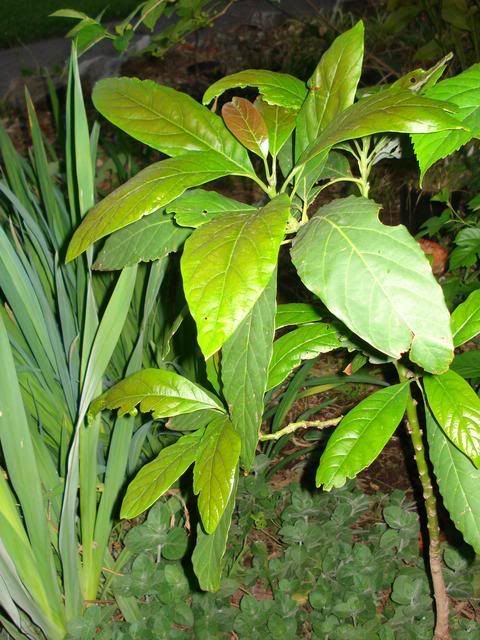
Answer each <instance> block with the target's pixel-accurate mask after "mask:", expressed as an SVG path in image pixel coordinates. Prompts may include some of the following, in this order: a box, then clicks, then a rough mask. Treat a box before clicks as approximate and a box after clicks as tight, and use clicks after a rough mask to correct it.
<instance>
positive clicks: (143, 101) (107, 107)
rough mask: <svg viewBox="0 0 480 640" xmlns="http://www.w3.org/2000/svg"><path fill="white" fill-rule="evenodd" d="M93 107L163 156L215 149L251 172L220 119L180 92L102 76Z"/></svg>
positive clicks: (242, 168)
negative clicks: (160, 152)
mask: <svg viewBox="0 0 480 640" xmlns="http://www.w3.org/2000/svg"><path fill="white" fill-rule="evenodd" d="M92 99H93V104H94V105H95V107H96V108H97V109H98V111H100V113H101V114H102V115H104V116H105V117H106V118H108V120H110V122H112V123H113V124H114V125H116V126H117V127H119V128H120V129H122V130H123V131H126V132H127V133H128V134H129V135H131V136H132V137H134V138H136V139H137V140H140V142H144V143H145V144H148V145H150V146H151V147H153V148H154V149H158V150H159V151H162V153H165V154H167V155H169V156H178V155H183V154H184V153H185V152H186V151H215V152H216V153H217V154H218V155H219V157H221V158H224V159H225V160H228V161H229V164H233V165H236V166H237V171H238V170H240V171H241V173H242V175H247V174H249V173H253V168H252V164H251V162H250V159H249V157H248V153H247V152H246V150H245V149H244V148H243V147H242V146H241V145H240V144H238V142H237V141H236V140H235V138H234V137H233V136H232V135H231V134H230V132H229V131H228V130H227V129H226V127H225V125H224V123H223V122H222V119H221V118H220V117H219V116H217V115H216V114H215V113H213V112H212V111H210V110H209V109H207V108H206V107H204V106H202V105H201V104H199V103H198V102H196V101H195V100H194V99H193V98H191V97H190V96H188V95H187V94H185V93H181V92H180V91H176V90H175V89H171V88H170V87H164V86H162V85H159V84H157V83H155V82H152V81H151V80H138V78H106V79H104V80H100V82H98V83H97V84H96V85H95V88H94V90H93V95H92Z"/></svg>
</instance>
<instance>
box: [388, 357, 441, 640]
mask: <svg viewBox="0 0 480 640" xmlns="http://www.w3.org/2000/svg"><path fill="white" fill-rule="evenodd" d="M397 371H398V375H399V378H400V381H402V382H403V381H406V380H409V378H410V375H409V374H410V372H409V371H408V370H407V369H406V368H405V367H403V366H402V365H400V364H398V363H397ZM407 428H408V432H409V434H410V437H411V439H412V443H413V448H414V450H415V462H416V464H417V469H418V475H419V477H420V482H421V484H422V490H423V499H424V500H425V511H426V514H427V529H428V538H429V539H428V541H427V543H428V558H429V565H430V575H431V577H432V586H433V597H434V600H435V613H436V617H435V618H436V619H435V633H434V640H451V636H450V630H449V624H448V594H447V589H446V587H445V580H444V578H443V571H442V555H441V548H440V528H439V525H438V516H437V501H436V498H435V495H434V493H433V488H432V481H431V479H430V474H429V471H428V465H427V460H426V457H425V449H424V446H423V437H422V429H421V427H420V423H419V421H418V414H417V407H416V402H415V400H414V399H413V397H412V394H411V390H410V387H409V389H408V400H407Z"/></svg>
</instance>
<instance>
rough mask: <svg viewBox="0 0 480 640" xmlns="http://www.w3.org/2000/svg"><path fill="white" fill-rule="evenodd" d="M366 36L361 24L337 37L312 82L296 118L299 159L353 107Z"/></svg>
mask: <svg viewBox="0 0 480 640" xmlns="http://www.w3.org/2000/svg"><path fill="white" fill-rule="evenodd" d="M363 36H364V28H363V22H362V21H359V22H357V24H356V25H355V26H354V27H353V28H352V29H349V30H348V31H345V32H344V33H342V34H341V35H340V36H338V37H337V38H336V39H335V40H334V42H333V43H332V45H331V46H330V47H329V49H328V50H327V51H326V52H325V53H324V54H323V56H322V58H321V59H320V62H319V63H318V66H317V68H316V69H315V71H314V72H313V75H312V76H311V78H310V79H309V81H308V83H307V85H308V87H309V92H308V95H307V98H306V100H305V102H304V103H303V105H302V108H301V109H300V111H299V113H298V117H297V129H296V135H295V146H296V149H295V151H296V156H297V157H298V156H299V155H300V154H301V152H302V151H303V150H304V149H305V148H306V147H308V145H309V144H310V143H311V142H313V141H314V140H316V138H318V136H319V134H320V133H321V132H322V131H323V130H324V129H325V127H326V126H327V125H328V124H330V123H331V122H332V121H333V120H334V119H335V118H337V116H338V114H339V113H341V112H342V111H344V110H345V109H346V108H347V107H350V106H351V105H352V104H353V101H354V99H355V94H356V91H357V85H358V82H359V80H360V75H361V73H362V63H363Z"/></svg>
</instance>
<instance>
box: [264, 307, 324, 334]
mask: <svg viewBox="0 0 480 640" xmlns="http://www.w3.org/2000/svg"><path fill="white" fill-rule="evenodd" d="M321 319H322V316H321V315H320V310H319V308H318V307H315V306H314V305H313V304H305V303H302V302H289V303H286V304H279V305H278V307H277V314H276V316H275V329H281V328H282V327H288V326H291V325H301V324H308V323H309V322H318V321H319V320H321Z"/></svg>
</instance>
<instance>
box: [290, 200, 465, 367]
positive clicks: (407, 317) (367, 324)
mask: <svg viewBox="0 0 480 640" xmlns="http://www.w3.org/2000/svg"><path fill="white" fill-rule="evenodd" d="M378 210H379V206H378V205H377V204H376V203H375V202H372V201H371V200H366V199H364V198H355V197H353V196H350V197H348V198H344V199H341V200H337V201H335V202H333V203H331V204H328V205H326V206H324V207H321V208H320V209H319V210H318V212H317V215H315V216H314V217H313V218H312V219H311V220H310V222H308V223H307V224H306V225H305V226H303V227H302V228H301V229H300V231H299V233H298V235H297V237H296V239H295V241H294V243H293V249H292V258H293V262H294V264H295V267H296V269H297V271H298V273H299V275H300V277H301V279H302V281H303V283H304V284H305V285H306V286H307V287H308V288H309V289H310V290H311V291H313V293H315V294H316V295H317V296H319V298H320V299H321V300H322V302H323V303H324V304H325V305H326V306H327V307H328V308H329V309H330V311H331V312H332V313H333V314H334V315H335V316H336V317H337V318H339V319H340V320H341V321H342V322H343V323H344V324H346V325H347V327H348V328H349V329H350V330H351V331H353V333H355V334H357V335H358V336H359V337H360V338H362V339H363V340H365V341H366V342H368V343H369V344H371V345H372V346H373V347H375V349H378V350H379V351H381V352H382V353H385V354H387V355H389V356H392V357H394V358H399V357H400V355H401V354H402V353H405V352H407V351H409V349H410V358H411V359H412V360H413V362H416V363H417V364H419V365H420V366H421V367H423V368H424V369H425V370H426V371H429V372H431V373H443V372H444V371H445V370H446V369H448V366H449V364H450V362H451V361H452V359H453V344H452V336H451V331H450V317H449V313H448V310H447V307H446V305H445V301H444V298H443V293H442V290H441V288H440V285H439V284H438V283H437V282H436V280H435V278H434V277H433V274H432V271H431V268H430V265H429V263H428V260H427V259H426V257H425V255H424V253H423V252H422V250H421V249H420V247H419V246H418V244H417V243H416V242H415V240H414V239H413V238H412V237H411V236H410V234H409V233H408V231H407V230H406V229H405V227H403V226H397V227H387V226H385V225H383V224H382V223H381V222H380V221H379V220H378Z"/></svg>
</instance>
